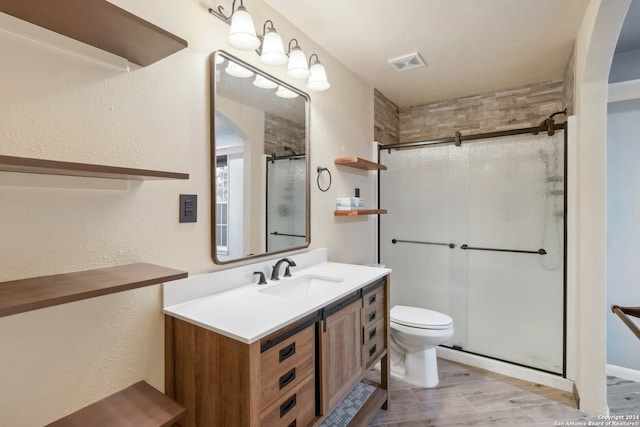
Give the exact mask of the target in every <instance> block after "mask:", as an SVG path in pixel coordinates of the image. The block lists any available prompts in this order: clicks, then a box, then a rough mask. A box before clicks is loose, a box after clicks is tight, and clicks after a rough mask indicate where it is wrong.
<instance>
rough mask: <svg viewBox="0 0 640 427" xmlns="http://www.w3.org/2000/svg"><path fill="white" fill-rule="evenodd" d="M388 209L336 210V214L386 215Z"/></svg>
mask: <svg viewBox="0 0 640 427" xmlns="http://www.w3.org/2000/svg"><path fill="white" fill-rule="evenodd" d="M386 213H387V210H386V209H356V210H352V211H335V212H334V214H335V216H358V215H384V214H386Z"/></svg>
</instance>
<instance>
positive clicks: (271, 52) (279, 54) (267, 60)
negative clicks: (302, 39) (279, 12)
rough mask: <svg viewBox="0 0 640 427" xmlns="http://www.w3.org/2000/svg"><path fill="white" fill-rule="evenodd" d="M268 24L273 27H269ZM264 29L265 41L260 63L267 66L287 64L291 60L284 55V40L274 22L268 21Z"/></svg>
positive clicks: (263, 40)
mask: <svg viewBox="0 0 640 427" xmlns="http://www.w3.org/2000/svg"><path fill="white" fill-rule="evenodd" d="M267 24H271V25H270V26H269V27H267ZM262 28H263V29H262V34H263V39H262V53H261V54H260V61H262V63H263V64H266V65H282V64H286V63H287V60H288V59H289V58H288V57H287V54H286V53H284V46H283V45H282V38H281V37H280V34H278V32H277V31H276V29H275V27H274V26H273V21H271V20H270V19H267V20H266V21H265V23H264V25H263V27H262Z"/></svg>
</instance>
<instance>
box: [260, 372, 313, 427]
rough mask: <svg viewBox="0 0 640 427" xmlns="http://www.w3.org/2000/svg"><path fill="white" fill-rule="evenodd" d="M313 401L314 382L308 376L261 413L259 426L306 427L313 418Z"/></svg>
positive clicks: (311, 377)
mask: <svg viewBox="0 0 640 427" xmlns="http://www.w3.org/2000/svg"><path fill="white" fill-rule="evenodd" d="M315 401H316V399H315V382H314V380H313V375H309V376H307V377H306V378H303V379H302V381H300V382H299V383H298V385H297V386H295V387H294V388H293V389H292V390H290V391H289V393H287V394H285V395H284V396H282V397H281V398H280V399H278V400H277V401H275V402H274V403H273V404H272V405H271V406H269V407H268V408H267V409H265V410H264V411H263V412H262V416H261V418H260V425H261V426H264V427H273V426H282V427H306V426H308V425H310V424H311V422H312V421H313V419H314V418H315V412H316V408H315Z"/></svg>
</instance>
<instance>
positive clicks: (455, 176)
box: [379, 118, 566, 376]
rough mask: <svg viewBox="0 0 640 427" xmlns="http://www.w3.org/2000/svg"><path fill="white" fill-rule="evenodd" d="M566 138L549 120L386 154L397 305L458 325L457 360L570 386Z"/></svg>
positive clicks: (385, 200) (384, 149)
mask: <svg viewBox="0 0 640 427" xmlns="http://www.w3.org/2000/svg"><path fill="white" fill-rule="evenodd" d="M565 136H566V129H565V125H564V124H556V123H554V121H553V119H552V118H549V119H547V120H545V122H543V124H541V125H540V126H538V127H533V128H523V129H516V130H510V131H501V132H494V133H489V134H479V135H461V134H460V133H456V136H455V137H453V138H448V139H444V140H438V141H427V142H422V143H410V144H396V145H386V146H381V147H380V151H379V157H380V163H383V164H385V165H386V166H387V171H385V172H384V173H383V174H382V175H381V177H380V186H379V191H380V195H379V200H380V205H381V206H383V207H384V208H385V209H387V210H388V214H387V215H384V216H381V217H380V222H379V228H380V232H379V258H380V262H381V263H384V264H385V265H387V266H388V267H390V268H392V269H393V287H392V291H391V305H392V306H393V305H412V306H417V307H421V308H426V309H431V310H435V311H439V312H442V313H445V314H447V315H449V316H450V317H452V318H453V322H454V327H455V334H454V336H453V337H452V338H451V339H450V340H449V341H448V342H447V343H445V346H447V347H450V348H451V349H455V350H458V351H462V352H467V353H472V354H476V355H480V356H484V357H489V358H492V359H496V360H500V361H505V362H509V363H512V364H516V365H521V366H525V367H529V368H534V369H537V370H540V371H544V372H548V373H552V374H556V375H562V376H564V375H566V361H565V341H566V340H565V334H566V333H565V317H566V314H565V312H566V303H565V301H566V279H565V276H566V274H565V258H566V252H565V246H566V245H565V241H566V232H565V230H566V226H565V225H566V224H565V223H566V220H565V212H566V197H565V196H566V180H565V171H566V162H565V158H566V155H565V153H566V138H565ZM398 189H402V191H398Z"/></svg>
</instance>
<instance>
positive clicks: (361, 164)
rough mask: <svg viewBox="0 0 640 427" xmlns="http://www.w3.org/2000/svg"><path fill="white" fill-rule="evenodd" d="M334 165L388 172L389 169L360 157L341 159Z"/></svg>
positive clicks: (336, 160)
mask: <svg viewBox="0 0 640 427" xmlns="http://www.w3.org/2000/svg"><path fill="white" fill-rule="evenodd" d="M333 163H334V164H336V165H343V166H349V167H352V168H356V169H363V170H381V171H386V170H387V167H386V166H385V165H381V164H380V163H374V162H370V161H369V160H365V159H361V158H360V157H340V158H337V159H335V160H334V161H333Z"/></svg>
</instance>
